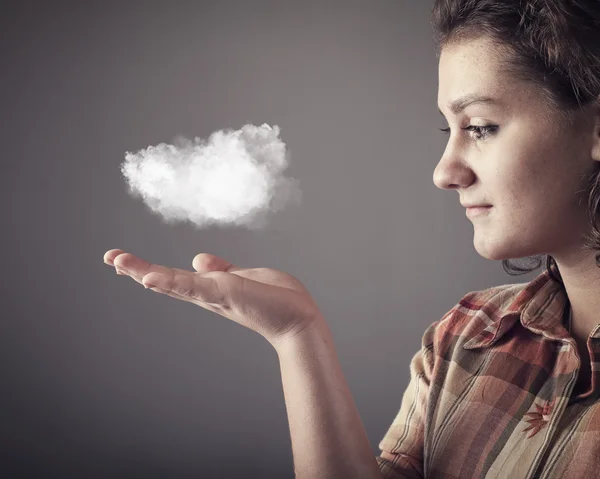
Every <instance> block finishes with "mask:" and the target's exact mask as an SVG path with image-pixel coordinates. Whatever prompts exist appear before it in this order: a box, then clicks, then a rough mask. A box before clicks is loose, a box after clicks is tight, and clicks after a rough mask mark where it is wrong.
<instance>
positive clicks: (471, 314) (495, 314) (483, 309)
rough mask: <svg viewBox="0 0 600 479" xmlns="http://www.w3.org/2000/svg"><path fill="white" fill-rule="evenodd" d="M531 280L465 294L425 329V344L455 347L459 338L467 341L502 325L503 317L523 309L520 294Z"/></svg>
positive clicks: (443, 348) (428, 346)
mask: <svg viewBox="0 0 600 479" xmlns="http://www.w3.org/2000/svg"><path fill="white" fill-rule="evenodd" d="M528 284H529V283H511V284H503V285H499V286H493V287H490V288H486V289H482V290H478V291H471V292H469V293H467V294H465V295H464V296H463V297H462V298H461V299H460V300H459V301H458V302H457V303H456V304H455V305H454V306H453V307H452V308H451V309H450V310H449V311H448V312H447V313H446V314H444V316H443V317H442V318H441V319H439V320H437V321H435V322H434V323H433V324H431V325H430V326H429V327H428V328H427V329H426V330H425V333H424V335H423V340H422V346H423V348H426V349H433V348H434V347H435V348H436V349H438V350H447V349H450V348H451V349H453V348H454V347H455V346H456V344H457V343H459V342H461V343H465V342H467V341H469V340H471V339H472V338H475V337H476V336H479V335H481V334H482V332H483V331H485V330H488V331H490V330H493V329H494V328H495V327H498V325H499V323H500V321H501V319H502V318H503V317H505V316H506V315H507V314H510V313H511V312H512V313H514V312H516V310H518V309H519V307H520V303H519V298H520V297H521V296H522V293H523V290H525V289H526V288H527V287H528ZM438 352H439V353H441V351H438Z"/></svg>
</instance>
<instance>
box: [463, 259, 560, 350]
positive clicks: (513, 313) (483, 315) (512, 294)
mask: <svg viewBox="0 0 600 479" xmlns="http://www.w3.org/2000/svg"><path fill="white" fill-rule="evenodd" d="M498 290H499V291H500V292H499V293H498V292H497V291H498ZM490 291H491V292H495V294H494V295H493V296H491V298H490V299H489V300H488V301H487V302H486V303H485V306H484V305H482V304H479V305H477V304H473V303H471V304H462V306H463V308H466V309H467V310H469V309H470V311H469V312H470V313H471V314H474V315H475V316H479V319H480V321H476V322H475V323H474V325H473V331H472V332H471V334H473V337H472V338H471V339H469V340H468V341H467V342H465V344H464V345H463V348H464V349H475V348H485V347H489V346H491V345H493V344H494V343H496V342H497V341H498V340H499V339H500V338H501V337H502V336H504V335H505V334H506V333H507V332H508V331H509V330H510V329H511V328H512V327H513V326H514V325H515V324H516V322H517V320H520V321H521V324H522V325H523V327H525V328H527V329H529V330H530V331H532V332H533V333H535V334H540V335H542V336H544V337H546V338H548V339H554V340H560V341H564V340H568V339H569V338H570V335H569V333H568V331H567V330H566V329H565V324H564V321H563V318H564V315H565V312H567V314H568V310H567V309H566V308H567V306H568V305H569V304H568V303H569V300H568V296H567V294H566V291H565V289H564V286H563V285H562V284H559V283H557V282H556V281H554V280H552V278H551V277H550V275H549V273H548V271H547V270H545V271H544V272H543V273H541V274H540V275H538V276H536V277H535V278H534V279H533V280H532V281H531V282H529V283H522V284H513V285H506V286H505V287H500V289H498V288H491V289H490ZM467 303H468V302H467ZM473 311H474V313H473Z"/></svg>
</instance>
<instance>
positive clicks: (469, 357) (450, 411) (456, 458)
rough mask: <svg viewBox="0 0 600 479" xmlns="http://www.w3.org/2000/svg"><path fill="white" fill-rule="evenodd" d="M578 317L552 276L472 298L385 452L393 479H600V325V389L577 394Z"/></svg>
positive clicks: (434, 338) (406, 399)
mask: <svg viewBox="0 0 600 479" xmlns="http://www.w3.org/2000/svg"><path fill="white" fill-rule="evenodd" d="M599 294H600V293H599ZM569 310H570V308H569V302H568V297H567V295H566V292H565V289H564V287H563V286H562V285H559V284H557V283H556V282H554V281H552V279H551V278H550V276H549V275H548V273H547V271H544V272H543V273H542V274H540V275H539V276H537V277H536V278H535V279H533V280H532V281H531V282H530V283H518V284H507V285H503V286H496V287H492V288H489V289H486V290H482V291H475V292H471V293H469V294H467V295H466V296H464V297H463V298H462V299H461V300H460V302H459V303H458V304H457V305H456V306H454V307H453V308H452V309H451V310H450V311H449V312H448V313H446V314H445V315H444V317H443V318H442V319H440V320H439V321H436V322H435V323H433V324H432V325H431V326H429V327H428V328H427V330H426V331H425V333H424V335H423V339H422V345H421V349H420V351H418V352H417V353H416V354H415V356H414V357H413V358H412V360H411V363H410V382H409V384H408V387H407V389H406V391H405V392H404V396H403V398H402V403H401V405H400V410H399V412H398V414H397V415H396V417H395V419H394V421H393V422H392V424H391V426H390V428H389V430H388V431H387V432H386V434H385V436H384V437H383V439H382V440H381V442H380V443H379V449H380V450H381V454H380V456H377V462H378V463H379V467H380V469H381V471H382V472H383V477H384V478H385V479H396V478H417V477H426V478H444V479H450V478H460V479H466V478H475V477H477V478H511V479H522V478H527V479H530V478H531V479H534V478H535V479H544V478H567V479H590V478H600V400H599V397H600V384H599V381H600V341H599V339H600V323H599V324H598V325H597V326H596V327H595V328H594V330H593V331H592V333H591V334H590V338H589V339H588V350H589V353H590V356H591V369H592V385H591V389H590V390H588V391H586V392H585V393H583V394H573V393H572V391H573V387H574V385H575V382H576V380H577V374H578V370H579V353H578V350H577V346H576V344H575V341H574V339H573V338H572V337H571V336H570V334H569V333H568V331H567V329H565V326H566V322H565V321H564V319H565V317H568V311H569ZM599 320H600V316H599Z"/></svg>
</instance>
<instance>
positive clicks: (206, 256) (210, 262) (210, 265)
mask: <svg viewBox="0 0 600 479" xmlns="http://www.w3.org/2000/svg"><path fill="white" fill-rule="evenodd" d="M192 266H193V268H194V269H195V270H196V271H197V272H198V273H208V272H210V271H225V272H229V273H231V272H234V271H239V270H241V269H242V268H238V267H237V266H235V265H234V264H233V263H230V262H229V261H227V260H226V259H224V258H221V257H220V256H215V255H214V254H210V253H199V254H197V255H196V256H194V259H193V260H192Z"/></svg>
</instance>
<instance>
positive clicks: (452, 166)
mask: <svg viewBox="0 0 600 479" xmlns="http://www.w3.org/2000/svg"><path fill="white" fill-rule="evenodd" d="M464 95H478V96H479V95H481V96H485V97H491V98H493V99H494V100H495V101H496V102H497V103H472V104H470V105H469V106H466V107H465V108H464V109H463V110H462V111H460V112H457V113H453V112H452V111H451V109H450V106H449V105H450V104H451V103H452V102H453V101H455V100H458V99H460V98H461V97H463V96H464ZM438 107H439V109H440V110H441V112H442V114H443V115H444V116H445V118H446V121H447V126H448V127H449V128H450V134H449V139H448V143H447V145H446V149H445V151H444V154H443V155H442V157H441V159H440V161H439V163H438V165H437V167H436V169H435V171H434V174H433V182H434V183H435V185H436V186H437V187H438V188H442V189H455V190H457V191H458V194H459V199H460V202H461V203H463V204H489V205H492V208H490V209H489V210H487V212H486V213H485V214H483V215H479V216H474V217H470V221H471V222H472V223H473V228H474V245H475V249H476V250H477V252H478V253H479V254H480V255H481V256H483V257H485V258H488V259H494V260H499V259H510V258H523V257H526V256H532V255H536V254H551V255H553V256H555V257H556V256H557V255H560V254H568V252H572V251H574V249H577V248H578V247H579V246H580V245H581V244H582V235H583V234H584V233H585V232H587V225H588V216H587V212H586V207H587V198H586V197H585V196H584V195H583V194H582V192H579V193H577V192H578V191H580V190H582V189H583V188H584V183H583V175H584V174H585V173H586V172H589V171H591V169H592V168H593V167H594V165H595V164H597V163H596V162H595V161H594V160H593V159H592V156H591V151H592V148H593V141H592V140H593V123H591V122H587V121H583V119H585V118H587V117H588V116H587V114H586V116H581V117H580V118H581V120H580V121H581V122H582V123H581V124H579V126H577V127H576V128H574V129H569V128H568V127H567V125H566V124H565V126H564V127H561V126H553V123H552V120H553V119H554V121H556V122H557V123H558V124H559V125H560V123H559V120H558V118H557V117H554V118H552V117H551V115H550V110H548V109H547V108H546V107H545V106H544V101H543V97H542V96H541V94H540V92H539V91H538V90H536V89H535V87H533V86H532V85H530V84H527V83H521V82H516V81H514V80H511V78H509V77H508V75H507V74H506V73H505V72H504V71H503V70H502V66H501V64H500V63H499V60H498V57H496V56H494V54H493V51H492V49H491V43H489V40H486V39H480V40H479V41H472V42H469V43H464V44H460V45H454V46H448V47H446V48H444V49H443V50H442V52H441V55H440V62H439V91H438ZM580 115H582V113H580ZM590 118H593V117H590ZM444 126H446V125H444ZM474 126H476V127H489V126H491V127H492V128H491V129H490V130H489V131H487V132H486V129H485V128H483V129H482V130H479V131H477V130H476V129H475V130H474V131H467V130H464V128H469V130H473V127H474Z"/></svg>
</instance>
